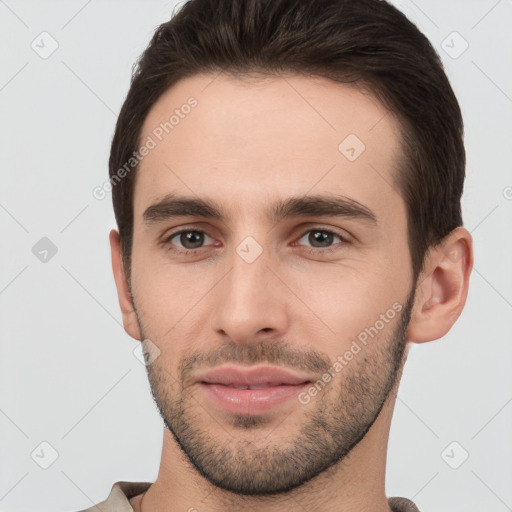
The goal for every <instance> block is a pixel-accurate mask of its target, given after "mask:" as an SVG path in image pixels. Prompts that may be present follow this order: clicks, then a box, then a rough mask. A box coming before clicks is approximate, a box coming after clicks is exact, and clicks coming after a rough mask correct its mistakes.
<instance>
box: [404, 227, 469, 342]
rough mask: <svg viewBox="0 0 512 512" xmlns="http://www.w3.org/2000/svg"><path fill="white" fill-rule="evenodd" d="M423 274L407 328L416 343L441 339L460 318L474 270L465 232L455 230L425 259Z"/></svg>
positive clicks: (467, 236)
mask: <svg viewBox="0 0 512 512" xmlns="http://www.w3.org/2000/svg"><path fill="white" fill-rule="evenodd" d="M424 268H425V271H424V272H423V273H422V275H420V276H419V278H418V283H417V285H416V298H415V301H414V307H413V311H412V313H411V321H410V323H409V329H408V340H409V341H413V342H415V343H423V342H425V341H434V340H437V339H439V338H441V337H443V336H444V335H445V334H446V333H447V332H448V331H449V330H450V329H451V328H452V326H453V324H454V323H455V321H456V320H457V318H458V317H459V316H460V314H461V312H462V310H463V308H464V305H465V303H466V298H467V295H468V289H469V277H470V274H471V270H472V268H473V240H472V237H471V234H470V233H469V231H467V229H465V228H463V227H458V228H456V229H454V230H453V231H452V232H451V233H450V234H449V235H447V237H446V238H445V240H444V241H443V242H442V244H440V245H439V246H438V247H436V248H434V249H432V250H431V251H430V252H429V253H428V254H427V256H426V261H425V266H424Z"/></svg>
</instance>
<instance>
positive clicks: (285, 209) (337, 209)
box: [143, 194, 377, 226]
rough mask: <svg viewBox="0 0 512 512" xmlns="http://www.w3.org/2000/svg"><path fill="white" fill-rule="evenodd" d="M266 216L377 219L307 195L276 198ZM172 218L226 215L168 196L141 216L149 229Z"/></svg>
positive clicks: (202, 202) (352, 204)
mask: <svg viewBox="0 0 512 512" xmlns="http://www.w3.org/2000/svg"><path fill="white" fill-rule="evenodd" d="M266 214H267V217H268V218H269V219H270V220H272V221H274V222H279V221H281V220H283V219H286V218H294V217H309V216H317V217H345V218H349V219H356V220H360V221H364V222H365V223H368V224H369V225H374V226H376V225H377V216H376V215H375V213H374V212H372V210H370V209H369V208H368V207H367V206H365V205H363V204H361V203H359V202H358V201H356V200H354V199H351V198H349V197H344V196H334V195H309V196H303V197H288V198H286V199H279V200H277V201H276V202H275V203H274V204H272V205H271V206H270V208H269V209H267V211H266ZM174 217H201V218H205V219H217V220H219V221H224V222H225V221H226V220H228V218H229V215H227V213H226V212H225V210H224V208H223V207H222V205H221V204H220V203H217V202H216V201H212V200H206V199H200V198H195V197H189V196H183V195H178V194H168V195H166V196H165V197H163V198H162V199H161V200H160V201H158V202H157V203H155V204H152V205H151V206H149V207H148V208H147V209H146V210H145V211H144V213H143V220H144V223H145V224H146V225H148V226H150V225H153V224H157V223H160V222H163V221H166V220H169V219H172V218H174Z"/></svg>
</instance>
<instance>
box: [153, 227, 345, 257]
mask: <svg viewBox="0 0 512 512" xmlns="http://www.w3.org/2000/svg"><path fill="white" fill-rule="evenodd" d="M315 231H316V232H321V233H327V234H328V235H334V236H337V237H338V238H339V239H340V240H341V242H342V243H343V245H347V244H350V243H351V242H350V240H348V238H346V237H344V236H342V235H341V234H339V233H336V232H335V231H332V230H329V229H323V228H319V227H314V228H310V229H308V230H306V231H304V232H303V233H302V234H301V235H300V237H299V240H300V239H301V238H303V237H304V235H307V234H308V233H311V232H315ZM182 233H202V234H205V235H207V236H209V235H208V234H207V233H205V232H204V231H202V230H200V229H181V230H179V231H175V232H174V233H171V234H170V235H169V236H166V237H165V239H164V240H163V244H164V245H168V246H169V250H170V251H172V252H175V253H177V254H183V255H185V256H189V255H192V254H193V253H197V252H199V251H200V250H201V249H204V247H199V248H197V249H181V248H176V247H173V246H172V245H173V244H172V243H171V240H172V239H173V238H175V237H176V236H178V235H181V234H182ZM338 249H339V247H336V245H334V246H332V247H325V248H321V247H310V248H309V251H308V253H309V254H318V253H323V254H330V253H331V252H333V251H336V250H338Z"/></svg>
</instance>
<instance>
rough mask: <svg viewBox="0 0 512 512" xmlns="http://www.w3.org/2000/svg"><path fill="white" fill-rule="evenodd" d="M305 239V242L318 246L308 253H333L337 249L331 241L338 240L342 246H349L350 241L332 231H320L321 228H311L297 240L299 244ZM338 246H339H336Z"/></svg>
mask: <svg viewBox="0 0 512 512" xmlns="http://www.w3.org/2000/svg"><path fill="white" fill-rule="evenodd" d="M304 238H305V239H306V240H307V242H309V243H311V244H313V245H315V244H319V245H318V246H316V247H315V246H313V247H312V249H311V250H310V252H317V251H320V252H330V251H335V250H336V249H338V247H336V246H332V243H333V240H334V239H336V238H338V239H339V240H341V243H342V245H344V244H349V243H350V241H349V240H348V238H346V237H344V236H342V235H340V234H338V233H335V232H334V231H330V230H328V229H322V228H313V229H309V230H308V231H306V232H305V233H303V234H302V236H301V238H300V239H299V242H300V241H301V240H303V239H304ZM336 245H339V244H336Z"/></svg>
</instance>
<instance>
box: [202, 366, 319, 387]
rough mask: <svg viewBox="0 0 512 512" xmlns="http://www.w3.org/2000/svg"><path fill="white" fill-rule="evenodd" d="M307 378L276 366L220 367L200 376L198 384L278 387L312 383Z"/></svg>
mask: <svg viewBox="0 0 512 512" xmlns="http://www.w3.org/2000/svg"><path fill="white" fill-rule="evenodd" d="M310 380H311V379H310V378H309V377H307V376H301V375H297V374H296V373H293V372H291V371H289V370H285V369H283V368H278V367H275V366H258V367H250V368H247V367H245V368H244V367H240V366H238V367H237V366H232V365H226V366H219V367H217V368H214V369H213V370H209V371H207V372H205V373H202V374H200V375H199V376H198V377H197V378H196V382H204V383H208V384H222V385H224V386H261V385H267V386H278V385H280V384H288V385H293V384H304V383H306V382H310Z"/></svg>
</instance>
